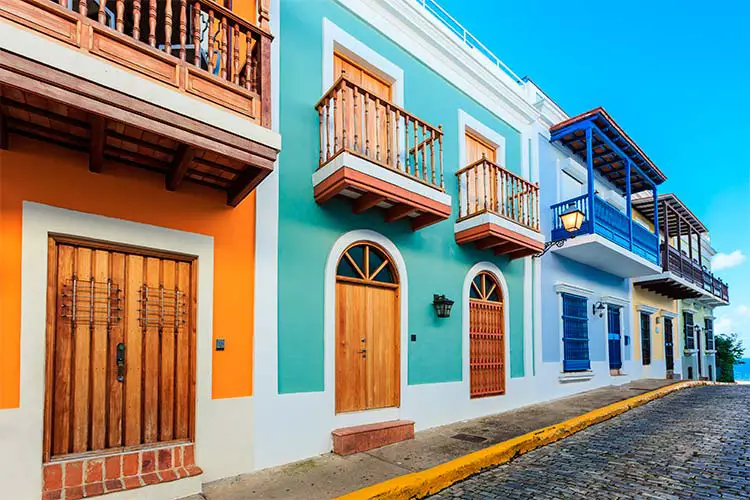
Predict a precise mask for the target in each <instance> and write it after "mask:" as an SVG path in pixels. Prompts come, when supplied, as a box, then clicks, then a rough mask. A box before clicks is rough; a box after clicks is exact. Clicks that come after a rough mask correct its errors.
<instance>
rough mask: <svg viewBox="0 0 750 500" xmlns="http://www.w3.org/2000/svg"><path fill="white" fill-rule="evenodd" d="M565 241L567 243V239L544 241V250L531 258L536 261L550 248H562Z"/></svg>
mask: <svg viewBox="0 0 750 500" xmlns="http://www.w3.org/2000/svg"><path fill="white" fill-rule="evenodd" d="M566 241H568V240H567V239H562V240H555V241H546V242H545V243H544V250H542V251H541V252H540V253H538V254H536V255H534V256H533V257H534V258H536V259H538V258H540V257H541V256H542V255H544V254H545V253H547V252H548V251H549V249H550V248H552V247H558V248H562V246H563V245H565V242H566Z"/></svg>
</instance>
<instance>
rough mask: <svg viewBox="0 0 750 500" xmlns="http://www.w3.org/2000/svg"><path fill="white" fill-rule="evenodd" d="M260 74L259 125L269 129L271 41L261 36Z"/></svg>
mask: <svg viewBox="0 0 750 500" xmlns="http://www.w3.org/2000/svg"><path fill="white" fill-rule="evenodd" d="M258 58H259V61H258V63H259V64H258V66H259V68H258V71H259V74H260V85H259V86H260V89H259V91H260V92H259V93H260V125H261V126H262V127H266V128H271V39H270V38H269V37H267V36H263V35H261V37H260V48H259V50H258Z"/></svg>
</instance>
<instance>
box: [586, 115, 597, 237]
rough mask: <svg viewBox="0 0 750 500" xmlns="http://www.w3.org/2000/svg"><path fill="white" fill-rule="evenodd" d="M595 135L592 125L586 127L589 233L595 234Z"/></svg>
mask: <svg viewBox="0 0 750 500" xmlns="http://www.w3.org/2000/svg"><path fill="white" fill-rule="evenodd" d="M593 136H594V134H593V130H592V128H591V125H589V126H588V127H586V171H587V172H588V186H587V187H588V195H589V203H588V205H589V216H588V219H589V224H590V225H591V228H590V229H589V232H590V233H591V234H594V232H595V226H594V221H595V219H596V217H595V215H594V137H593Z"/></svg>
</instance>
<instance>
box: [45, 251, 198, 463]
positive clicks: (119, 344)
mask: <svg viewBox="0 0 750 500" xmlns="http://www.w3.org/2000/svg"><path fill="white" fill-rule="evenodd" d="M193 271H194V262H193V261H192V258H190V257H183V256H174V255H166V254H160V253H157V252H150V251H140V250H129V249H124V248H120V247H116V246H114V245H110V244H107V243H99V242H80V241H76V240H73V239H69V238H67V237H60V238H57V237H53V238H50V240H49V262H48V273H49V274H48V287H47V346H46V390H45V422H44V450H43V452H44V460H45V461H47V460H49V459H50V458H53V457H58V456H61V455H68V454H73V453H84V452H95V451H102V450H108V449H116V448H125V447H131V446H138V445H144V444H149V443H158V442H166V441H174V440H192V438H193V434H194V422H195V417H194V414H195V412H194V401H195V320H194V310H195V304H194V300H195V285H196V283H195V277H194V274H193Z"/></svg>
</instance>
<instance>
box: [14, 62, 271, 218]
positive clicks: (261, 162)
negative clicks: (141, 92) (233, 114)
mask: <svg viewBox="0 0 750 500" xmlns="http://www.w3.org/2000/svg"><path fill="white" fill-rule="evenodd" d="M1 54H2V57H0V129H2V130H0V131H1V132H2V137H7V134H8V133H11V134H18V135H23V136H26V137H29V138H32V139H37V140H40V141H43V142H47V143H51V144H56V145H59V146H63V147H66V148H69V149H74V150H78V151H82V152H88V153H89V168H90V170H92V171H94V172H99V171H101V169H102V165H103V163H104V161H105V160H108V161H116V162H119V163H123V164H126V165H130V166H134V167H138V168H142V169H146V170H150V171H154V172H158V173H162V174H164V175H165V177H166V183H165V184H166V188H167V189H169V190H175V189H178V188H179V186H180V184H181V183H182V182H183V181H184V182H193V183H196V184H202V185H205V186H208V187H211V188H214V189H218V190H222V191H225V192H226V193H227V204H228V205H230V206H236V205H238V204H239V203H240V202H241V201H242V200H243V199H244V198H245V197H246V196H247V195H248V194H249V193H250V192H252V190H253V189H255V187H256V186H257V185H258V184H259V183H260V182H261V181H262V180H263V179H264V178H265V177H266V176H267V175H268V174H269V173H271V172H272V171H273V165H274V161H275V159H276V156H277V154H278V151H277V150H275V149H273V148H271V147H269V146H266V145H264V144H260V143H257V142H254V141H251V140H249V139H246V138H243V137H240V136H237V135H235V134H232V133H230V132H227V131H224V130H221V129H218V128H215V127H213V126H210V125H207V124H205V123H202V122H199V121H197V120H194V119H192V118H189V117H186V116H184V115H180V114H177V113H174V112H171V111H168V110H166V109H164V108H159V107H157V106H154V105H152V104H150V103H146V102H144V101H140V100H138V99H135V98H133V97H130V96H126V95H124V94H121V93H119V92H116V91H114V90H111V89H107V88H105V87H102V86H100V85H97V84H94V83H92V82H89V81H87V80H83V79H81V78H78V77H76V76H74V75H71V74H68V73H65V72H62V71H59V70H56V69H53V68H50V67H48V66H45V65H42V64H39V63H36V62H34V61H31V60H28V59H26V58H23V57H20V56H17V55H14V54H11V53H9V52H6V51H2V53H1ZM4 142H6V143H5V144H0V147H2V148H7V147H8V144H7V140H5V141H4Z"/></svg>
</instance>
